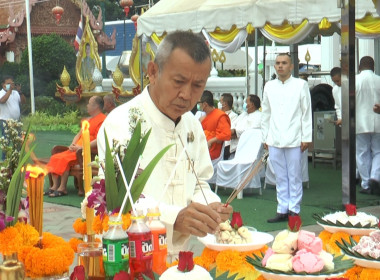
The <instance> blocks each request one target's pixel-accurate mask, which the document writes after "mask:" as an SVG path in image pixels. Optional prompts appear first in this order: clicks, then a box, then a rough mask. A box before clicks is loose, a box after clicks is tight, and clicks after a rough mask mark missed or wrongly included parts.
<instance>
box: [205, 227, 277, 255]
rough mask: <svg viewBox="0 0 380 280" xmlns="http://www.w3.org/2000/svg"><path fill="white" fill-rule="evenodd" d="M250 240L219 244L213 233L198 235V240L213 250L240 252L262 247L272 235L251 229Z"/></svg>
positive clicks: (270, 239)
mask: <svg viewBox="0 0 380 280" xmlns="http://www.w3.org/2000/svg"><path fill="white" fill-rule="evenodd" d="M250 233H251V235H252V242H251V243H245V244H221V243H216V237H215V235H214V234H207V235H206V236H205V237H198V240H199V241H200V242H202V243H203V244H204V245H205V246H206V247H207V248H209V249H211V250H215V251H225V250H235V251H240V252H246V251H253V250H258V249H261V248H262V247H264V245H266V244H268V243H270V242H272V241H273V236H272V235H271V234H269V233H266V232H259V231H252V230H250Z"/></svg>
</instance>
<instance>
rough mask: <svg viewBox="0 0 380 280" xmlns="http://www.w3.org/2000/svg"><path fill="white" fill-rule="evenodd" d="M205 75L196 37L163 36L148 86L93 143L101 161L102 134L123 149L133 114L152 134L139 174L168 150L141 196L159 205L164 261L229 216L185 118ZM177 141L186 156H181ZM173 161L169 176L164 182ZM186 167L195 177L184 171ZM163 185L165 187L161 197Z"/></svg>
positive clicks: (194, 124) (207, 60) (207, 64)
mask: <svg viewBox="0 0 380 280" xmlns="http://www.w3.org/2000/svg"><path fill="white" fill-rule="evenodd" d="M210 70H211V56H210V51H209V48H208V47H207V45H206V44H205V42H204V39H203V38H202V37H200V36H198V35H196V34H193V33H191V32H183V31H177V32H174V33H171V34H168V35H167V36H166V37H165V39H164V40H163V41H162V42H161V44H160V45H159V47H158V50H157V53H156V57H155V60H154V61H150V62H149V64H148V75H149V81H150V84H149V86H147V87H146V88H145V89H144V91H143V92H142V93H141V94H140V95H137V96H136V97H135V98H133V99H132V100H131V101H129V102H128V103H125V104H123V105H120V106H118V107H117V108H115V109H114V110H113V111H112V112H111V113H110V114H109V115H108V116H107V118H106V120H105V121H104V123H103V125H102V127H101V128H100V130H99V134H98V137H97V141H98V153H99V158H100V160H102V159H104V151H105V138H104V133H105V132H106V133H107V136H108V139H109V141H110V144H111V143H112V141H113V140H118V141H121V143H123V142H124V141H126V140H127V139H129V137H130V132H129V129H128V127H129V125H128V123H129V120H130V110H131V109H133V110H136V108H137V109H138V110H139V111H141V113H142V118H143V119H144V120H145V122H143V124H142V130H143V131H146V130H148V129H152V130H151V134H150V137H149V140H148V142H147V144H146V147H145V150H144V153H143V155H142V156H143V157H142V160H141V165H140V167H141V168H143V169H144V168H145V167H146V165H147V164H148V163H149V162H150V161H151V160H152V158H153V157H154V156H155V155H156V154H157V153H158V152H159V151H161V150H162V149H163V148H164V147H166V146H167V145H169V144H174V146H173V147H171V148H170V149H169V150H168V152H167V153H166V154H165V155H164V157H163V158H162V159H161V160H160V161H159V162H158V164H157V166H156V168H155V169H154V171H153V173H152V174H151V176H150V177H149V180H148V182H147V184H146V185H145V187H144V190H143V195H144V196H145V197H149V198H151V199H154V200H155V201H156V202H157V203H158V202H160V203H159V208H160V212H161V218H160V219H161V221H162V222H164V224H165V226H166V232H167V242H168V256H169V261H174V259H175V257H176V256H177V255H178V253H179V251H183V250H187V249H188V248H187V243H188V242H187V241H188V239H189V237H190V235H194V236H205V235H206V234H207V233H214V232H215V230H216V229H217V228H218V226H219V223H220V222H222V221H225V220H227V219H228V218H229V216H230V214H231V213H232V207H231V206H228V207H225V206H224V204H222V203H221V202H220V198H219V197H218V196H217V195H216V194H215V193H214V192H213V191H212V190H211V189H210V186H209V185H208V184H207V182H206V181H207V180H208V179H209V178H211V176H212V174H213V167H212V164H211V160H210V156H209V153H208V146H207V141H206V137H205V135H204V133H203V130H202V126H201V124H200V122H199V121H198V120H197V119H196V118H195V117H194V115H193V114H192V113H191V112H189V111H190V110H191V109H192V108H193V107H194V105H195V104H196V103H197V102H198V101H199V100H200V98H201V96H202V93H203V90H204V87H205V85H206V82H207V78H208V76H209V74H210ZM181 141H183V143H184V144H185V146H186V150H187V153H182V151H183V149H184V148H183V146H182V143H181ZM186 154H188V156H189V158H188V157H187V155H186ZM180 156H181V157H180ZM178 161H180V162H179V165H178V168H177V169H176V171H175V175H174V177H173V178H172V180H171V181H170V182H168V179H169V177H170V174H171V172H172V170H173V169H174V167H175V166H176V164H177V162H178ZM190 161H191V162H192V163H193V164H194V168H195V173H196V174H194V173H193V171H192V168H191V167H190V166H191V165H190V164H191V163H190ZM196 176H197V177H198V178H199V181H200V184H198V183H197V178H196ZM167 183H169V187H168V188H167V190H166V192H165V193H163V190H164V186H165V185H166V184H167ZM202 190H203V193H204V194H205V197H206V198H207V202H206V201H205V197H204V196H203V194H202ZM160 199H161V200H160Z"/></svg>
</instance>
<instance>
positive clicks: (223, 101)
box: [218, 93, 238, 160]
mask: <svg viewBox="0 0 380 280" xmlns="http://www.w3.org/2000/svg"><path fill="white" fill-rule="evenodd" d="M233 103H234V98H233V97H232V95H231V93H223V94H222V96H221V97H220V100H219V102H218V109H219V110H222V111H224V112H225V113H226V114H227V115H228V117H229V118H230V121H231V127H232V126H233V125H234V123H235V122H236V119H237V117H238V114H236V113H235V112H234V111H233V110H232V106H233ZM230 145H231V142H230V141H226V142H224V156H223V159H224V160H227V159H229V157H230V155H231V146H230Z"/></svg>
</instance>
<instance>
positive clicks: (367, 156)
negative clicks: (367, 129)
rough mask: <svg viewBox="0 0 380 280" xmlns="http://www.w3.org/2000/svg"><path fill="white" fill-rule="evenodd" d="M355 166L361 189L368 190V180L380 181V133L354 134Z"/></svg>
mask: <svg viewBox="0 0 380 280" xmlns="http://www.w3.org/2000/svg"><path fill="white" fill-rule="evenodd" d="M356 166H357V167H358V171H359V174H360V177H361V178H362V188H364V189H366V188H368V180H369V179H375V180H376V181H380V133H359V134H356Z"/></svg>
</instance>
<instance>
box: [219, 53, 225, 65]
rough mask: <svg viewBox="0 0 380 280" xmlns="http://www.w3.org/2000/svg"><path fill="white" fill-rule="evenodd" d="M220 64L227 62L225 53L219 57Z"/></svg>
mask: <svg viewBox="0 0 380 280" xmlns="http://www.w3.org/2000/svg"><path fill="white" fill-rule="evenodd" d="M219 62H220V63H224V62H226V55H225V54H224V51H222V52H221V53H220V55H219Z"/></svg>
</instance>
